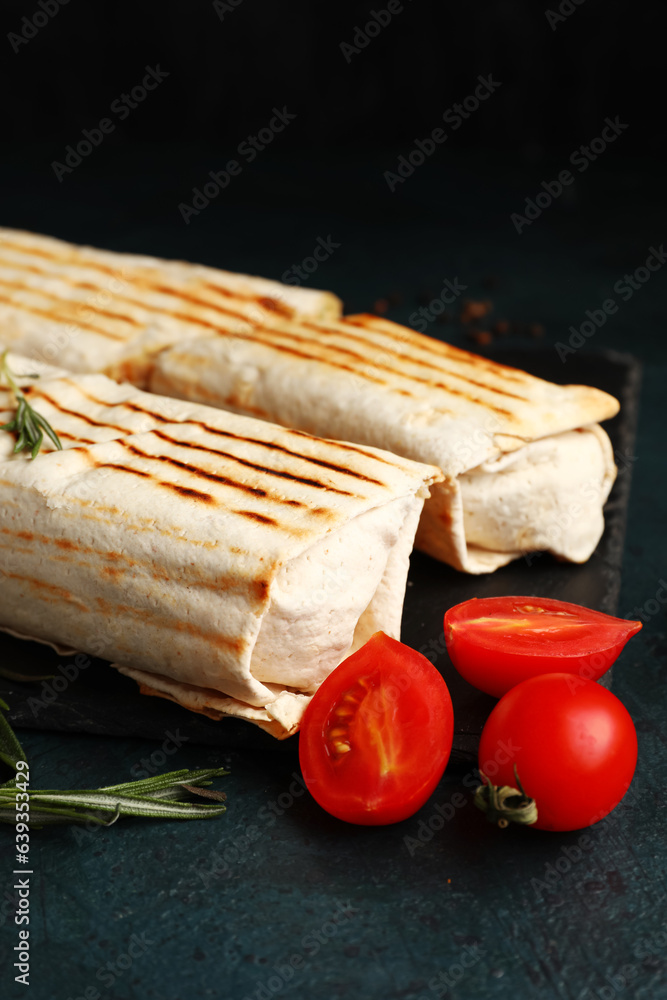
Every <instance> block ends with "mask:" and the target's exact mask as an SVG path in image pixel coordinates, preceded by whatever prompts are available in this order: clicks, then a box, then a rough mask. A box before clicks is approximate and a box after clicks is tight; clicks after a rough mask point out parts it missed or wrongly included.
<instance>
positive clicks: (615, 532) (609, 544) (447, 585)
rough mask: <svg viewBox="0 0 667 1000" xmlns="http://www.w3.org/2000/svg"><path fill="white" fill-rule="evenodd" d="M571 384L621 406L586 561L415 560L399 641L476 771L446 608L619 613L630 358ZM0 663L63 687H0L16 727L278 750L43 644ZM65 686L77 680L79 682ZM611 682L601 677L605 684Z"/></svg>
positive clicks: (511, 356)
mask: <svg viewBox="0 0 667 1000" xmlns="http://www.w3.org/2000/svg"><path fill="white" fill-rule="evenodd" d="M493 356H494V357H496V358H499V359H503V358H505V359H506V360H507V363H508V364H511V365H512V366H513V367H530V369H531V371H532V372H533V374H535V375H538V374H539V375H541V376H543V377H548V376H549V375H550V374H553V356H552V353H551V351H542V352H539V353H537V352H532V353H527V352H523V353H522V352H520V351H514V352H512V351H501V352H498V351H496V352H495V353H494V355H493ZM568 377H569V378H571V379H572V380H573V381H576V382H578V383H580V384H582V385H587V384H593V383H594V384H595V385H596V386H597V387H598V388H599V389H604V390H605V391H606V392H609V393H611V394H612V395H614V396H616V398H617V399H619V400H620V401H621V404H622V409H621V413H619V414H618V416H617V417H615V418H614V420H612V421H609V423H608V431H609V434H610V436H611V440H612V445H613V448H614V453H615V454H616V456H617V462H618V463H619V468H620V475H619V476H618V479H617V481H616V483H615V484H614V488H613V490H612V493H611V495H610V497H609V501H608V503H607V507H606V530H605V534H604V536H603V538H602V539H601V541H600V543H599V545H598V547H597V549H596V551H595V553H594V554H593V556H592V557H591V559H590V560H589V561H588V562H587V563H585V564H584V565H582V566H575V565H572V564H568V563H560V562H558V561H556V560H555V559H553V558H552V557H551V556H549V554H548V553H545V552H535V553H528V554H527V555H526V557H524V558H523V559H519V560H516V561H515V562H513V563H511V564H510V565H509V566H506V567H503V568H502V569H501V570H498V571H497V572H496V573H492V574H486V575H484V576H482V577H471V576H468V577H466V576H465V575H464V574H461V573H459V572H457V571H456V570H454V569H451V568H450V567H448V566H443V565H442V564H441V563H439V562H436V561H435V560H434V559H431V558H429V557H428V556H426V555H424V554H423V553H420V552H413V554H412V558H411V566H410V574H409V580H408V587H407V591H406V600H405V607H404V612H403V627H402V639H403V642H406V643H407V644H408V645H410V646H412V647H413V648H415V649H418V650H419V651H420V652H422V653H423V654H424V655H425V656H427V657H428V658H429V659H430V660H431V661H432V662H433V663H435V664H436V665H437V667H438V669H439V670H440V671H441V672H442V673H443V675H444V677H445V679H446V681H447V684H448V685H449V688H450V691H451V694H452V699H453V702H454V709H455V739H454V749H453V753H454V758H455V759H470V760H471V761H473V762H474V759H475V757H476V753H477V737H478V735H479V733H481V731H482V726H483V724H484V721H485V719H486V717H487V715H488V713H489V711H490V710H491V708H492V707H493V704H494V699H492V698H489V697H488V696H486V695H484V694H482V693H481V692H479V691H476V690H475V689H474V688H473V687H471V686H470V685H469V684H467V683H466V682H465V681H464V680H463V679H462V678H461V677H460V676H459V675H458V674H457V672H456V671H455V670H454V669H453V667H452V665H451V663H450V662H449V658H448V656H447V653H446V651H445V646H444V633H443V629H442V618H443V614H444V612H445V610H446V609H447V608H450V607H453V605H455V604H458V603H460V602H461V601H465V600H468V599H469V598H471V597H495V596H497V595H502V594H522V595H523V594H531V595H537V596H539V597H555V598H558V599H560V600H565V601H571V602H573V603H575V604H584V605H586V606H588V607H592V608H595V609H596V610H598V611H605V612H607V614H615V613H616V610H617V602H618V593H619V588H620V581H621V561H622V554H623V538H624V533H625V521H626V513H627V502H628V497H629V492H630V471H629V470H630V468H631V466H629V465H627V464H624V459H625V458H626V457H627V456H628V455H631V454H632V453H633V449H634V443H635V431H636V424H637V410H638V404H639V386H640V369H639V365H638V363H637V361H636V360H635V359H634V358H632V357H630V356H628V355H619V354H617V353H614V352H608V353H607V354H599V355H579V356H578V357H576V358H575V359H574V361H573V363H572V367H571V371H570V372H568ZM0 662H2V663H3V664H4V665H5V666H6V667H8V668H9V669H12V670H15V671H19V672H20V671H28V672H34V673H41V674H49V673H51V674H53V675H54V677H55V678H57V680H56V685H57V686H58V687H63V688H64V689H63V690H62V691H61V692H58V691H57V690H56V691H54V690H53V685H52V683H51V682H50V681H44V682H43V683H42V684H41V685H39V686H38V688H37V689H36V688H35V687H34V686H33V685H29V684H12V683H9V682H7V681H3V680H2V679H1V678H0V696H1V697H2V698H4V700H5V701H7V702H8V703H9V704H10V705H11V709H12V711H11V714H10V719H11V721H12V723H13V724H14V725H15V726H17V727H27V728H36V729H44V728H48V729H56V730H63V731H69V732H84V733H106V734H108V735H112V736H144V737H147V738H154V739H160V740H161V739H163V736H162V734H163V733H164V732H165V731H167V730H169V729H170V728H171V729H174V728H176V727H177V726H181V727H182V728H183V730H184V731H185V732H187V734H188V737H189V739H190V741H191V742H192V743H204V744H211V745H213V746H222V747H225V748H227V749H246V748H247V749H253V748H255V749H263V748H267V749H269V748H271V743H272V742H274V741H273V738H272V737H268V736H267V734H266V733H264V732H262V731H261V730H258V729H256V728H255V727H254V726H250V725H249V724H248V723H246V722H242V721H238V720H235V719H226V720H224V721H222V722H218V723H216V722H213V721H212V720H210V719H207V718H205V717H204V716H201V715H193V714H192V713H191V712H187V711H185V710H184V709H182V708H181V707H180V706H178V705H174V704H173V703H172V702H167V701H165V700H164V699H161V698H150V699H147V698H145V697H141V696H140V695H139V692H138V687H137V685H136V683H135V682H134V681H132V680H130V679H129V678H127V677H123V676H122V675H119V674H117V672H116V671H115V670H111V669H110V668H109V665H108V664H107V663H104V662H103V661H100V660H96V661H92V662H91V661H90V660H89V659H88V658H86V660H85V661H84V662H85V663H87V664H90V665H88V666H86V667H85V668H84V669H82V670H78V669H77V667H76V662H75V660H74V657H72V656H66V657H59V656H57V655H56V654H55V653H54V652H53V651H52V650H50V649H49V648H48V647H46V646H44V645H40V644H38V643H25V642H23V641H21V640H19V639H14V638H12V637H10V636H7V635H3V634H2V633H0ZM61 668H62V669H61ZM71 677H75V683H72V682H71V681H70V678H71ZM610 680H611V677H610V675H609V674H607V675H606V676H605V678H604V683H606V684H608V683H609V681H610Z"/></svg>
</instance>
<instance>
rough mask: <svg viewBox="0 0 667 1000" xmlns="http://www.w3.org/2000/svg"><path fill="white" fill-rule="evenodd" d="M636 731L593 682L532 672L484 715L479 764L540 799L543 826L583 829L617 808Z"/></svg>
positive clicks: (632, 762) (631, 767) (495, 778)
mask: <svg viewBox="0 0 667 1000" xmlns="http://www.w3.org/2000/svg"><path fill="white" fill-rule="evenodd" d="M636 763H637V734H636V732H635V727H634V725H633V722H632V719H631V718H630V715H629V713H628V711H627V709H626V708H625V707H624V706H623V705H622V704H621V702H620V701H619V700H618V698H616V696H615V695H613V694H612V693H611V691H607V690H606V688H603V687H601V686H600V685H599V684H596V683H595V681H587V680H582V679H581V678H580V677H575V676H572V675H571V674H543V675H542V676H540V677H532V678H531V679H530V680H527V681H523V683H521V684H518V685H517V686H516V687H514V688H512V690H511V691H508V693H507V694H506V695H504V696H503V697H502V698H501V699H500V701H499V702H498V704H497V705H496V707H495V708H494V709H493V711H492V712H491V715H490V716H489V718H488V719H487V721H486V725H485V726H484V729H483V731H482V738H481V742H480V746H479V768H480V770H481V771H482V772H483V773H484V774H485V775H487V776H488V777H489V778H490V779H491V780H492V782H493V783H494V785H512V786H514V787H516V781H515V778H514V767H516V769H517V774H518V776H519V780H520V782H521V785H522V786H523V788H524V790H525V793H526V795H528V796H530V797H531V798H533V799H535V801H536V803H537V813H538V819H537V822H536V823H535V824H534V826H535V827H537V828H538V829H540V830H578V829H580V828H581V827H585V826H590V824H591V823H596V822H597V821H598V820H600V819H602V818H603V817H604V816H606V815H607V813H609V812H611V810H612V809H614V808H615V807H616V806H617V805H618V803H619V802H620V801H621V799H622V798H623V796H624V795H625V793H626V791H627V790H628V788H629V787H630V782H631V781H632V776H633V774H634V771H635V766H636Z"/></svg>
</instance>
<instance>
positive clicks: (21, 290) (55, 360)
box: [0, 228, 341, 382]
mask: <svg viewBox="0 0 667 1000" xmlns="http://www.w3.org/2000/svg"><path fill="white" fill-rule="evenodd" d="M340 313H341V302H340V300H339V299H338V298H337V297H336V296H335V295H333V294H332V293H331V292H321V291H317V290H315V289H309V288H299V287H295V286H292V285H284V284H280V283H279V282H277V281H269V280H267V279H266V278H255V277H250V276H249V275H246V274H233V273H231V272H229V271H222V270H219V269H217V268H212V267H204V266H203V265H199V264H186V263H183V262H181V261H170V260H159V259H157V258H155V257H146V256H139V255H136V254H127V253H114V252H112V251H108V250H96V249H93V248H92V247H81V246H75V245H74V244H72V243H66V242H64V241H62V240H58V239H53V238H51V237H48V236H39V235H36V234H34V233H27V232H23V231H20V230H14V229H2V228H0V329H1V331H2V334H1V336H2V340H3V341H4V342H5V343H6V344H8V345H9V346H10V347H12V349H13V350H15V351H16V352H17V353H22V354H25V355H28V356H30V357H33V358H37V359H38V360H41V361H43V362H46V363H52V364H58V365H62V366H63V367H64V368H68V369H69V370H70V371H75V372H91V371H97V372H105V373H107V374H111V375H116V376H117V375H118V374H119V373H121V374H122V372H123V366H124V365H131V366H132V370H133V374H134V379H133V381H135V382H137V381H139V379H140V373H141V366H142V361H143V359H144V358H145V357H146V356H147V354H149V353H150V352H151V351H155V350H157V349H159V348H160V347H164V346H166V345H168V344H170V343H173V342H174V341H177V340H181V339H182V338H183V337H197V336H201V335H203V334H210V332H211V330H212V329H216V328H217V325H218V323H220V322H222V323H226V324H227V325H230V326H232V327H233V328H237V329H239V330H241V331H243V330H245V329H247V328H249V326H250V325H251V324H256V323H259V324H261V323H263V322H264V321H265V319H266V318H267V317H269V316H281V317H282V318H283V319H289V318H291V317H294V316H296V315H304V316H309V317H311V318H313V319H322V320H326V319H335V318H337V317H339V316H340Z"/></svg>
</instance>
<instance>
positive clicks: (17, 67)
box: [2, 0, 665, 162]
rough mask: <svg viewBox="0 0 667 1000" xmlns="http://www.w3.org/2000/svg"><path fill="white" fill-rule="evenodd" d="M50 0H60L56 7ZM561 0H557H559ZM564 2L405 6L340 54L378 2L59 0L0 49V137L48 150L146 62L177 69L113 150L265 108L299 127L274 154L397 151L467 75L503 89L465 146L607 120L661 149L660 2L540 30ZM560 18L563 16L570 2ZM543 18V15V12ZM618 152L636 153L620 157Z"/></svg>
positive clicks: (538, 142) (536, 136)
mask: <svg viewBox="0 0 667 1000" xmlns="http://www.w3.org/2000/svg"><path fill="white" fill-rule="evenodd" d="M54 2H55V0H54ZM567 2H568V0H566V3H567ZM559 3H561V0H558V3H556V2H545V3H544V4H538V3H534V2H531V0H501V2H498V0H480V2H477V3H474V4H465V3H460V4H449V3H428V2H419V0H415V2H410V0H407V2H406V3H405V4H403V11H402V13H399V14H397V15H395V16H394V17H393V18H392V20H391V23H390V24H389V25H388V27H387V28H386V30H383V31H382V32H381V33H380V35H379V36H378V37H376V38H373V39H372V40H371V42H370V43H369V44H368V45H367V46H366V48H365V49H364V50H363V51H362V52H360V53H358V54H350V55H349V61H347V60H346V59H345V57H344V55H343V53H342V52H341V49H340V45H341V43H343V42H347V43H352V42H353V41H354V35H355V28H356V27H358V26H360V27H363V25H364V24H365V23H366V22H367V21H369V20H370V19H371V18H370V13H371V11H373V10H383V9H384V8H385V4H384V3H383V2H382V0H378V2H377V3H376V4H372V3H341V4H333V3H312V2H308V0H292V2H291V3H286V4H285V3H283V4H279V3H272V2H271V0H242V2H241V3H239V4H238V6H236V7H235V8H233V7H231V6H230V5H228V6H230V9H229V11H228V12H225V10H224V4H220V5H219V6H220V13H218V12H217V11H216V9H215V8H214V6H213V3H209V2H204V3H197V4H187V3H183V2H179V0H165V2H161V3H159V4H158V3H145V2H144V3H141V2H139V3H132V2H128V0H124V2H123V0H121V2H109V0H97V2H95V3H89V4H85V3H82V2H80V0H69V3H67V4H66V5H65V6H64V7H62V8H60V10H59V12H58V14H57V15H55V16H54V17H53V18H52V19H51V20H50V22H49V23H48V24H47V25H46V26H45V27H43V28H40V29H39V31H37V32H36V34H35V37H34V38H33V39H31V40H30V41H29V42H28V43H26V44H20V43H16V42H15V45H17V44H18V52H16V53H15V52H14V51H13V49H12V48H11V46H10V44H6V45H5V53H4V57H3V63H4V72H5V73H6V74H7V79H8V81H9V83H10V85H9V88H8V89H7V90H6V91H5V98H6V100H5V102H4V109H3V118H4V129H5V134H6V136H7V138H8V140H9V141H14V142H23V143H25V142H33V141H34V140H35V139H37V140H40V141H44V142H49V143H52V144H53V145H52V147H51V148H52V150H53V154H54V157H55V156H56V154H57V153H58V151H59V149H60V148H61V146H62V145H64V144H65V143H66V141H68V140H71V139H73V138H74V137H75V136H76V133H77V132H78V130H79V129H81V128H83V127H86V126H88V127H91V126H92V125H94V124H95V123H96V121H97V120H99V118H100V117H102V116H103V114H104V112H105V109H106V108H107V107H108V106H109V104H110V103H111V101H112V100H113V99H114V98H115V97H117V96H118V95H119V94H120V93H122V92H123V91H125V90H128V89H130V88H131V87H132V86H133V85H134V84H135V82H138V80H139V78H140V77H141V75H142V72H143V67H144V66H145V65H146V64H150V65H154V64H155V63H158V62H159V63H160V65H161V67H162V68H163V69H165V70H166V71H168V72H169V73H170V74H171V78H170V83H169V84H168V85H167V86H165V87H164V88H163V90H162V92H161V93H160V95H159V97H156V99H155V100H151V101H150V106H148V105H147V106H146V107H145V108H143V109H142V110H141V111H140V113H139V114H138V115H136V116H133V117H131V118H129V119H128V120H127V121H126V122H125V123H124V124H123V127H122V129H121V128H119V129H118V131H117V134H116V136H115V137H114V139H113V140H112V142H111V143H110V145H111V144H113V145H116V144H118V145H125V146H130V145H132V144H133V143H138V142H145V141H149V142H159V143H163V142H185V143H192V142H196V143H201V142H204V143H211V144H212V145H214V146H216V147H222V148H224V147H225V145H227V144H229V143H231V145H233V146H235V145H236V143H237V142H238V141H240V139H241V138H242V137H243V136H244V135H245V134H246V133H247V132H248V131H249V130H252V129H253V128H259V127H261V126H262V125H263V124H264V121H265V119H266V117H267V114H268V112H269V109H270V108H271V107H272V105H273V104H280V105H282V104H287V105H288V106H289V107H290V109H291V110H293V111H295V112H298V116H299V122H298V125H296V126H295V127H294V128H293V129H291V130H290V134H289V137H288V136H285V137H284V140H283V141H282V142H281V145H283V146H284V147H288V148H291V149H299V150H302V149H304V147H310V148H317V149H320V150H328V151H333V150H337V151H340V150H344V151H346V152H348V153H352V154H353V153H354V152H356V151H358V149H359V147H360V146H363V147H367V146H371V147H385V148H386V147H392V146H399V145H401V144H404V143H409V142H411V141H412V140H413V139H414V138H415V136H419V135H421V134H422V133H424V132H425V131H430V130H431V128H433V127H434V125H435V124H437V120H438V119H439V117H440V115H441V114H442V111H443V110H444V109H445V108H447V107H448V106H449V105H450V104H452V103H453V102H454V101H456V100H462V99H463V97H465V95H466V94H468V93H469V91H470V89H471V83H472V81H474V80H475V78H476V77H477V75H478V74H482V75H485V74H487V73H489V72H493V73H494V75H495V77H496V78H497V79H499V80H500V81H502V84H503V87H502V92H501V93H499V94H498V95H497V99H496V100H494V102H493V112H492V113H489V114H482V115H479V116H477V117H476V118H473V120H471V121H470V122H469V123H468V126H467V127H466V129H465V130H464V131H463V130H462V131H461V133H460V136H459V137H457V145H458V146H459V148H466V149H476V150H485V151H490V150H496V151H501V150H505V151H508V152H511V153H512V154H513V155H514V156H515V157H516V158H517V159H519V160H528V161H531V162H534V161H537V160H539V159H540V158H541V157H542V156H544V155H548V154H550V153H554V152H562V151H569V150H570V149H571V148H574V147H573V144H575V145H576V144H578V143H580V142H585V141H586V140H587V139H590V138H592V137H593V136H594V135H596V134H597V131H596V130H597V129H598V128H599V125H600V123H601V122H602V120H603V119H604V117H605V116H606V115H614V114H618V115H620V116H621V117H622V118H624V120H630V121H631V122H632V127H633V140H632V141H633V151H632V154H631V155H634V156H638V155H641V153H643V152H658V151H660V150H661V149H664V143H665V136H664V127H663V125H664V123H663V121H662V118H661V116H660V115H658V114H656V112H655V105H656V103H657V101H658V100H659V96H660V92H661V87H660V70H659V67H660V63H661V59H662V51H663V43H662V32H661V30H660V25H661V23H662V22H661V14H662V12H663V9H662V5H661V4H660V3H657V2H654V3H633V2H631V0H611V2H606V3H605V2H602V0H585V2H583V3H581V5H580V6H577V5H575V3H574V2H573V0H572V2H571V3H570V4H569V6H570V8H572V9H573V13H572V14H571V15H569V16H563V15H561V16H562V17H563V20H559V21H554V22H553V23H554V25H555V26H554V28H552V27H551V26H550V23H549V20H548V19H547V17H546V16H545V10H551V11H554V12H555V13H556V14H557V15H558V10H559ZM39 9H40V8H39V7H38V6H37V0H35V2H34V3H27V2H16V0H9V2H5V3H4V4H3V12H2V17H3V34H4V33H7V34H9V33H10V32H14V33H19V32H20V31H21V30H25V29H24V27H22V18H23V17H25V16H28V17H29V18H30V17H31V16H32V15H33V14H34V12H35V11H38V10H39ZM564 9H568V7H567V6H566V7H565V8H564ZM552 21H553V19H552ZM626 154H630V151H629V150H626Z"/></svg>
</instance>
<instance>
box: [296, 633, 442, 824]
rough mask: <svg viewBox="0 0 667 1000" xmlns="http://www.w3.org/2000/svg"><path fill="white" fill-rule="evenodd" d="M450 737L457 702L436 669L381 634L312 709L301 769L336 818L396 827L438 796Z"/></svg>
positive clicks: (346, 664) (339, 671) (333, 677)
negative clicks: (390, 824) (433, 794)
mask: <svg viewBox="0 0 667 1000" xmlns="http://www.w3.org/2000/svg"><path fill="white" fill-rule="evenodd" d="M453 736H454V712H453V709H452V701H451V698H450V696H449V691H448V689H447V685H446V684H445V682H444V680H443V679H442V677H441V676H440V674H439V673H438V671H437V670H436V669H435V667H434V666H433V665H432V664H431V663H430V662H429V661H428V660H427V659H426V657H425V656H422V655H421V653H417V652H416V651H415V650H414V649H410V647H409V646H404V645H403V643H401V642H397V641H396V640H395V639H390V638H389V636H387V635H385V634H384V632H376V633H375V635H374V636H372V637H371V638H370V639H369V640H368V642H367V643H366V645H365V646H362V648H361V649H359V650H357V652H356V653H353V654H352V655H351V656H348V658H347V659H346V660H344V661H343V662H342V663H341V664H340V665H339V666H338V667H336V669H335V670H334V671H333V673H331V674H330V675H329V676H328V677H327V679H326V680H325V681H324V683H323V684H322V685H321V687H320V688H319V689H318V691H317V692H316V693H315V695H314V696H313V699H312V701H311V702H310V704H309V705H308V708H307V709H306V712H305V714H304V718H303V723H302V725H301V734H300V737H299V759H300V763H301V771H302V773H303V778H304V781H305V782H306V785H307V787H308V789H309V791H310V792H311V794H312V795H313V797H314V798H315V799H316V800H317V802H319V804H320V805H321V806H322V807H323V808H324V809H326V810H327V812H330V813H331V814H332V815H333V816H337V817H338V818H339V819H342V820H346V821H347V822H348V823H361V824H364V825H368V826H371V825H381V824H384V823H397V822H398V821H399V820H402V819H406V818H407V817H408V816H412V814H413V813H414V812H416V811H417V809H419V808H420V807H421V806H423V805H424V803H425V802H426V800H427V799H428V797H429V796H430V795H431V794H432V792H433V791H434V789H435V787H436V785H437V784H438V782H439V780H440V778H441V777H442V773H443V771H444V770H445V766H446V764H447V761H448V760H449V754H450V752H451V749H452V740H453Z"/></svg>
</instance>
